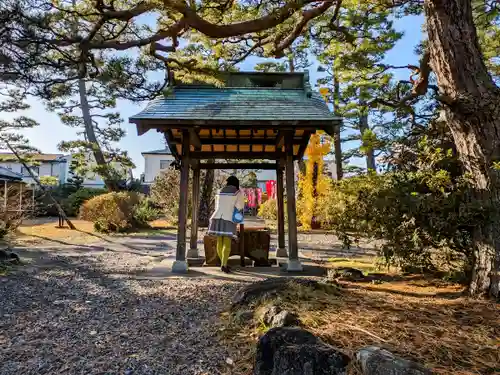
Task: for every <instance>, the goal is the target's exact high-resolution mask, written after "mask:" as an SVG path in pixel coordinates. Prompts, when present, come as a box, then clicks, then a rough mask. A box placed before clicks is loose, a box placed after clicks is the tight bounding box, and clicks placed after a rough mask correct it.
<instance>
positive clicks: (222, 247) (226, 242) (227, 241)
mask: <svg viewBox="0 0 500 375" xmlns="http://www.w3.org/2000/svg"><path fill="white" fill-rule="evenodd" d="M229 254H231V237H225V236H219V237H217V255H218V256H219V259H220V262H221V265H222V266H224V267H225V266H227V260H228V259H229Z"/></svg>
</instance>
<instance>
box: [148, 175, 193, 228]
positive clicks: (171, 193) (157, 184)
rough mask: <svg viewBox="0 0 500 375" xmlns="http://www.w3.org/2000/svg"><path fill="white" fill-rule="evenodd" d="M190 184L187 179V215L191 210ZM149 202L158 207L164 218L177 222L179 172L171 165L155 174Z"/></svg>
mask: <svg viewBox="0 0 500 375" xmlns="http://www.w3.org/2000/svg"><path fill="white" fill-rule="evenodd" d="M191 186H192V181H189V190H188V191H187V192H186V194H187V195H188V215H190V212H191ZM150 196H151V202H152V204H154V205H155V206H156V207H159V208H160V209H161V211H162V213H163V215H164V216H165V219H166V220H168V221H170V222H172V223H175V222H177V219H178V217H177V214H178V212H179V196H180V172H179V171H178V170H176V169H174V168H173V167H170V168H168V169H166V170H165V171H163V172H162V174H161V175H159V176H157V177H156V178H155V180H154V182H153V184H152V185H151V192H150Z"/></svg>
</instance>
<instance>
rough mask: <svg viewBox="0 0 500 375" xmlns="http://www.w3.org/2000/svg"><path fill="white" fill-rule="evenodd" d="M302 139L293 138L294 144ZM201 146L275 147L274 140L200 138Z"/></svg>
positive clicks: (299, 142)
mask: <svg viewBox="0 0 500 375" xmlns="http://www.w3.org/2000/svg"><path fill="white" fill-rule="evenodd" d="M302 141H303V138H295V139H294V142H295V144H302ZM201 144H203V145H262V146H275V145H276V140H275V139H274V138H267V139H263V138H213V139H209V138H201Z"/></svg>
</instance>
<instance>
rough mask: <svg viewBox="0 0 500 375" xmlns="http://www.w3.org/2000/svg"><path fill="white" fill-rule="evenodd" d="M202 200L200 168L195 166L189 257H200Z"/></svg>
mask: <svg viewBox="0 0 500 375" xmlns="http://www.w3.org/2000/svg"><path fill="white" fill-rule="evenodd" d="M199 201H200V168H199V166H196V167H194V168H193V197H192V200H191V203H192V211H191V241H190V246H189V250H188V253H187V257H188V258H199V257H200V254H199V253H198V204H199Z"/></svg>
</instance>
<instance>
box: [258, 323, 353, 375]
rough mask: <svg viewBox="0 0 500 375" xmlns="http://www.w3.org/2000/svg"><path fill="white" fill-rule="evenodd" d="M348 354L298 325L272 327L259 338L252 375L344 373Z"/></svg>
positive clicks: (322, 374)
mask: <svg viewBox="0 0 500 375" xmlns="http://www.w3.org/2000/svg"><path fill="white" fill-rule="evenodd" d="M348 363H349V358H348V357H347V356H346V355H344V354H343V353H341V352H339V351H337V350H336V349H335V348H333V347H331V346H329V345H327V344H325V343H323V342H322V341H321V340H320V339H319V338H317V337H316V336H314V335H313V334H312V333H311V332H308V331H305V330H303V329H301V328H291V327H284V328H273V329H271V330H269V331H268V332H267V333H266V334H265V335H264V336H262V338H261V339H260V340H259V343H258V345H257V355H256V359H255V367H254V375H344V374H345V373H346V367H347V365H348Z"/></svg>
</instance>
